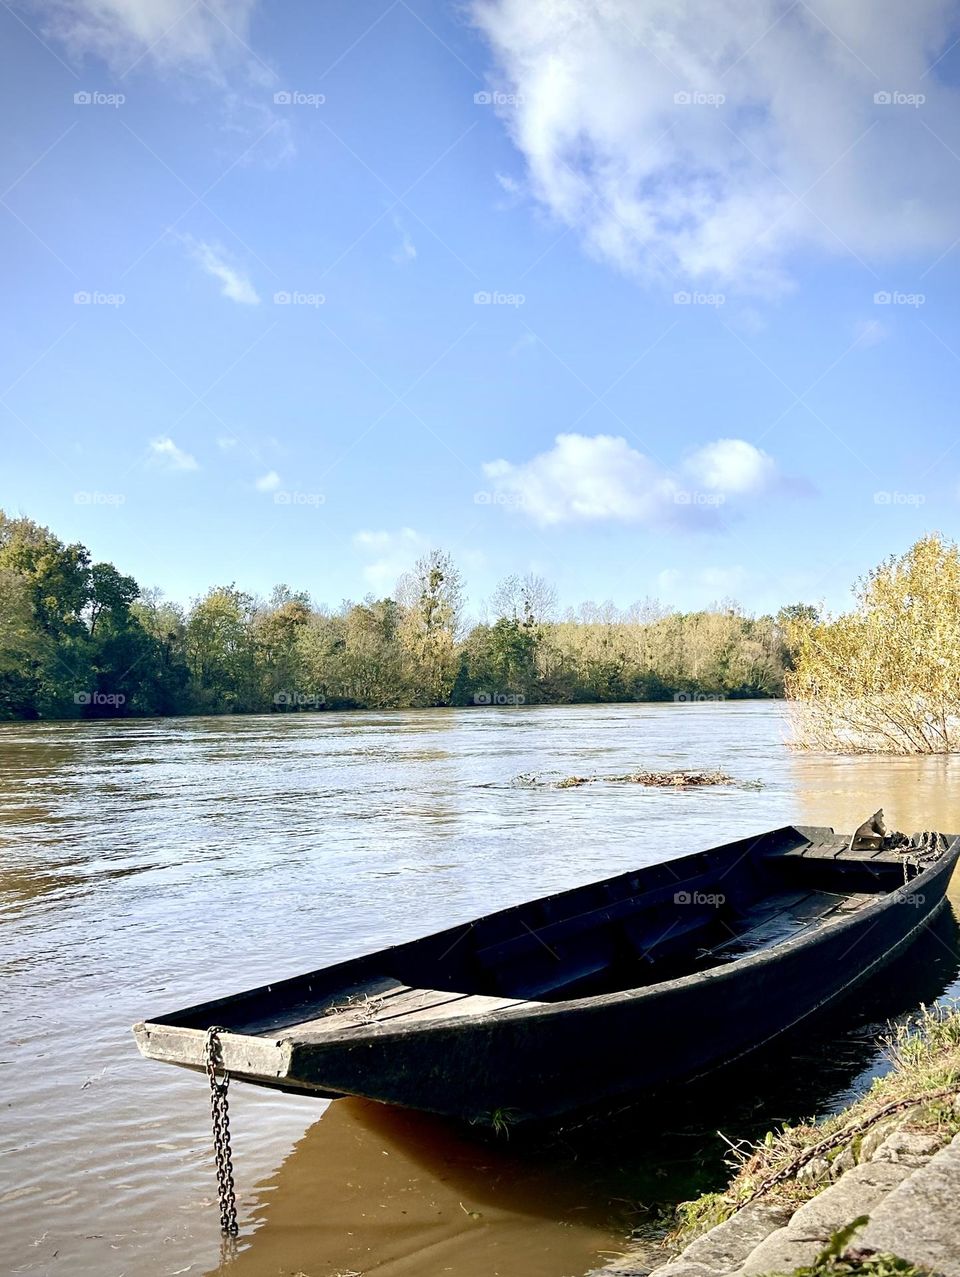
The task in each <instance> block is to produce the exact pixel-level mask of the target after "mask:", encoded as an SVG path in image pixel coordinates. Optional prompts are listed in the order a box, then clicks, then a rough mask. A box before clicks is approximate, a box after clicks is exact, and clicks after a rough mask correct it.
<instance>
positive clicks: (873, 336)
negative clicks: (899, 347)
mask: <svg viewBox="0 0 960 1277" xmlns="http://www.w3.org/2000/svg"><path fill="white" fill-rule="evenodd" d="M889 336H890V329H889V328H888V327H887V325H886V324H882V323H881V322H880V320H879V319H859V320H857V322H856V323H855V324H854V326H853V340H854V341H855V342H856V344H857V345H858V346H861V347H862V346H879V345H880V343H881V342H882V341H886V340H887V338H888V337H889Z"/></svg>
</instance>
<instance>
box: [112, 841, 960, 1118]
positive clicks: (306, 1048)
mask: <svg viewBox="0 0 960 1277" xmlns="http://www.w3.org/2000/svg"><path fill="white" fill-rule="evenodd" d="M891 841H892V840H891V839H886V840H885V845H883V846H880V847H868V848H865V849H864V848H851V846H850V844H851V838H850V836H849V835H848V836H838V835H836V834H834V832H833V830H832V829H828V828H820V827H799V826H797V827H794V826H787V827H785V828H782V829H776V830H772V831H770V832H768V833H764V834H760V835H758V836H756V837H753V838H746V839H742V840H740V841H738V842H733V843H729V844H727V845H725V846H721V847H717V848H714V849H713V850H710V851H704V852H700V853H696V854H694V855H689V856H684V857H683V858H681V859H679V860H672V861H667V862H665V863H661V864H655V865H651V866H649V867H646V868H643V869H639V870H636V871H635V872H632V873H625V874H620V875H619V876H617V877H614V878H609V879H606V880H605V881H602V882H596V883H592V884H590V885H587V886H583V887H576V888H574V889H573V890H571V891H563V892H559V893H556V894H554V895H549V896H544V897H543V898H542V899H540V900H533V901H530V902H529V903H526V904H521V905H517V906H516V907H514V908H511V909H504V910H501V911H500V912H498V913H493V914H489V915H488V916H486V917H483V918H479V919H476V920H475V921H472V922H468V923H466V924H463V925H461V926H457V927H451V928H450V929H448V930H445V931H441V932H437V933H436V934H434V935H430V936H426V937H424V938H423V939H421V940H415V941H412V942H410V943H407V944H401V945H396V946H395V947H393V948H389V949H383V950H381V951H379V952H377V953H371V954H367V955H366V956H364V957H360V958H355V959H352V960H350V961H347V962H341V963H338V964H337V965H335V966H331V967H326V968H322V969H320V970H317V971H313V972H310V973H308V974H306V975H302V976H298V977H296V978H294V979H289V980H284V981H282V982H281V983H278V984H271V985H266V986H265V987H263V988H258V989H253V990H250V991H248V992H246V993H239V994H236V995H234V996H232V997H227V998H222V999H219V1000H217V1001H214V1002H207V1003H204V1004H203V1005H201V1006H195V1007H190V1008H188V1009H186V1010H183V1011H177V1012H174V1013H173V1014H172V1015H164V1016H159V1017H158V1018H157V1019H154V1020H150V1021H147V1022H146V1023H142V1024H138V1025H136V1026H135V1027H134V1033H135V1036H136V1040H137V1044H138V1046H139V1048H140V1050H141V1052H142V1053H143V1055H145V1056H147V1057H148V1058H150V1059H155V1060H164V1061H167V1062H169V1063H173V1064H178V1065H181V1066H184V1067H186V1068H192V1069H201V1068H202V1067H203V1053H204V1043H205V1032H206V1030H207V1029H208V1028H209V1027H210V1026H212V1025H219V1026H222V1028H223V1032H222V1033H221V1035H220V1043H221V1047H222V1060H223V1065H224V1067H225V1068H226V1069H227V1070H228V1071H229V1072H230V1074H231V1075H232V1077H233V1078H234V1079H236V1080H238V1081H245V1082H251V1083H253V1084H255V1085H258V1086H266V1087H272V1088H275V1089H278V1090H281V1091H289V1092H296V1093H300V1094H309V1095H315V1096H321V1097H327V1098H338V1097H341V1096H345V1095H359V1096H365V1097H368V1098H370V1099H375V1100H381V1101H384V1102H386V1103H390V1104H399V1105H404V1106H407V1107H410V1108H415V1109H424V1110H427V1111H430V1112H435V1113H443V1114H450V1115H455V1116H457V1117H465V1118H468V1119H471V1120H484V1119H486V1120H492V1121H498V1120H507V1121H509V1120H522V1119H528V1118H532V1117H538V1116H550V1115H556V1114H559V1113H562V1112H564V1111H566V1110H570V1109H574V1108H578V1107H582V1106H587V1105H591V1104H594V1103H597V1102H599V1101H603V1100H606V1099H609V1098H611V1097H614V1096H619V1095H624V1094H627V1093H637V1092H638V1091H640V1090H656V1089H658V1088H661V1087H663V1086H665V1085H666V1084H668V1083H671V1082H676V1081H682V1080H685V1079H692V1078H694V1077H698V1076H701V1075H703V1074H705V1073H708V1072H710V1071H711V1070H713V1069H715V1068H717V1067H719V1066H720V1065H723V1064H726V1063H729V1062H730V1061H732V1060H735V1059H737V1058H739V1057H741V1056H743V1055H746V1054H747V1053H749V1052H751V1051H753V1050H755V1049H756V1048H757V1047H759V1046H761V1045H762V1044H764V1043H767V1042H770V1041H771V1040H772V1039H774V1038H776V1037H777V1036H778V1035H780V1034H782V1033H784V1032H785V1031H786V1030H788V1029H790V1028H792V1027H793V1026H795V1025H797V1024H799V1023H800V1022H802V1021H804V1020H805V1019H807V1017H810V1016H812V1015H814V1013H816V1012H818V1011H820V1010H822V1009H823V1008H825V1007H827V1006H829V1005H830V1004H832V1003H834V1002H836V1001H837V1000H838V999H839V998H841V997H842V996H843V995H844V994H846V993H848V992H849V991H850V990H851V989H853V988H854V987H855V986H857V985H858V984H859V983H861V981H863V980H865V979H866V978H867V977H869V976H870V975H872V974H874V973H875V972H876V971H877V970H879V968H880V967H881V966H882V965H883V964H884V963H886V962H888V961H889V960H890V959H891V958H893V957H894V956H895V955H896V954H898V953H899V952H901V951H902V950H904V949H905V948H906V947H907V946H908V945H909V944H910V943H911V941H912V940H914V939H915V938H916V937H917V936H918V934H919V933H920V932H921V930H922V929H923V928H924V926H925V925H926V924H927V923H928V922H929V921H930V920H931V918H932V917H933V916H934V915H935V914H936V913H937V912H938V910H939V909H940V908H941V907H942V905H943V904H944V899H945V897H944V893H945V890H946V887H947V883H948V881H949V879H950V875H951V874H952V872H953V870H954V867H955V865H956V863H957V859H958V857H960V836H957V835H951V836H949V837H946V838H945V837H944V836H943V835H934V836H930V835H924V836H916V835H915V836H914V838H913V839H912V840H911V843H910V845H909V846H901V847H899V848H897V847H893V846H891V845H889V844H890V843H891Z"/></svg>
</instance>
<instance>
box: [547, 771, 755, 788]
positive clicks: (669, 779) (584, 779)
mask: <svg viewBox="0 0 960 1277" xmlns="http://www.w3.org/2000/svg"><path fill="white" fill-rule="evenodd" d="M599 782H605V783H606V784H613V785H652V786H655V787H657V788H659V789H689V788H692V787H693V786H700V787H704V786H711V785H737V786H738V787H740V788H741V789H744V788H745V789H760V788H762V782H761V781H759V780H747V781H738V780H736V779H735V778H734V777H733V776H729V775H728V774H727V773H726V772H722V771H697V770H693V769H683V770H680V771H668V772H650V771H639V772H629V773H628V774H627V775H626V776H566V777H564V779H563V780H558V781H556V783H555V788H556V789H576V788H577V787H578V786H580V785H594V784H597V783H599Z"/></svg>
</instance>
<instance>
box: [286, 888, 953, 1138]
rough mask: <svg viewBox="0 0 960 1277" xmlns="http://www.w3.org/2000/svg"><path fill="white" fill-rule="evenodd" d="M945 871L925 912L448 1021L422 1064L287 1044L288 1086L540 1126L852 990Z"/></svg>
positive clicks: (414, 1055)
mask: <svg viewBox="0 0 960 1277" xmlns="http://www.w3.org/2000/svg"><path fill="white" fill-rule="evenodd" d="M951 872H952V865H951V866H949V867H948V866H944V867H943V868H942V869H941V871H940V873H939V874H938V875H936V876H935V877H934V878H933V879H931V881H930V882H929V883H927V884H924V886H925V887H926V888H927V891H928V892H929V893H930V895H931V903H930V905H929V906H927V904H926V902H924V904H923V905H922V906H920V907H917V906H916V905H912V904H903V905H900V906H897V907H896V908H894V909H892V910H891V909H889V908H888V909H881V910H878V911H877V912H876V913H872V912H871V913H868V914H866V916H863V917H858V918H855V919H851V920H850V925H849V926H848V927H845V928H843V929H842V930H841V929H838V930H837V932H835V933H833V934H830V933H827V934H824V935H821V936H818V937H816V938H815V939H814V940H812V941H810V942H808V943H805V944H803V945H798V946H797V947H796V948H794V949H793V951H792V952H789V953H784V952H782V951H774V952H771V953H770V954H760V955H758V956H757V957H756V958H752V959H746V960H745V961H744V962H743V963H734V964H731V965H730V966H727V967H720V968H717V969H716V970H715V971H711V972H708V973H706V974H705V976H704V977H703V978H702V979H701V980H698V981H697V982H695V983H687V982H684V981H677V982H676V984H675V985H673V986H671V985H666V986H662V987H659V988H656V989H653V990H643V991H642V993H641V994H638V995H637V996H630V995H629V994H610V995H607V996H606V997H600V998H592V999H583V1000H582V1001H581V1002H579V1003H574V1004H568V1003H554V1004H550V1005H548V1006H547V1007H546V1008H545V1009H544V1010H543V1011H541V1012H539V1013H536V1014H531V1015H529V1016H524V1017H523V1018H517V1019H515V1020H510V1021H507V1020H500V1021H496V1020H488V1021H487V1022H485V1023H480V1022H478V1023H476V1024H472V1025H470V1026H469V1027H465V1026H456V1025H451V1026H450V1027H449V1028H447V1029H445V1030H437V1031H436V1032H435V1034H434V1035H431V1037H432V1040H431V1042H430V1048H429V1055H425V1053H424V1051H423V1045H424V1044H423V1043H422V1042H420V1043H418V1042H417V1041H416V1040H415V1039H414V1038H413V1037H411V1036H410V1035H406V1036H404V1035H397V1036H395V1037H394V1036H390V1037H383V1038H380V1039H375V1040H372V1041H371V1040H368V1041H364V1042H358V1043H356V1045H355V1046H354V1047H353V1048H352V1049H351V1050H350V1051H349V1052H347V1053H346V1054H344V1053H343V1052H342V1050H341V1049H339V1048H334V1047H332V1046H331V1047H323V1046H312V1045H311V1046H301V1047H296V1048H295V1049H294V1068H295V1071H296V1073H297V1075H298V1077H300V1078H302V1079H304V1080H310V1079H315V1081H316V1084H317V1085H318V1086H322V1087H324V1088H326V1089H330V1088H332V1089H334V1090H338V1089H339V1090H340V1091H341V1093H350V1092H351V1087H353V1086H355V1085H356V1081H357V1078H358V1077H361V1076H365V1077H367V1078H372V1077H376V1078H377V1094H376V1095H371V1096H370V1098H373V1099H378V1100H383V1101H385V1102H387V1103H393V1104H403V1105H406V1106H408V1107H413V1108H419V1109H424V1110H427V1111H429V1112H436V1113H447V1114H453V1115H469V1116H473V1117H489V1116H491V1115H493V1114H496V1113H498V1112H504V1113H511V1114H513V1115H514V1116H515V1117H516V1118H517V1119H520V1118H522V1117H530V1116H538V1117H544V1116H550V1115H553V1114H557V1113H561V1112H564V1111H567V1110H569V1109H570V1108H571V1107H579V1106H588V1105H590V1104H594V1103H597V1102H599V1101H602V1100H606V1099H610V1098H612V1097H614V1096H617V1095H622V1094H624V1093H633V1092H641V1091H645V1090H658V1089H660V1088H662V1087H664V1086H665V1085H668V1084H670V1083H673V1082H676V1081H683V1080H689V1079H692V1078H694V1077H697V1076H699V1075H702V1074H704V1073H708V1072H710V1071H711V1070H713V1069H716V1068H718V1067H720V1066H722V1065H724V1064H728V1063H730V1062H732V1061H733V1060H735V1059H737V1058H739V1057H742V1056H744V1055H746V1054H748V1053H749V1052H751V1051H754V1050H756V1049H757V1048H759V1047H760V1046H762V1045H764V1044H765V1043H768V1042H770V1041H772V1040H773V1039H775V1038H776V1037H778V1036H779V1035H781V1034H783V1033H785V1032H787V1031H788V1030H789V1029H791V1028H794V1027H795V1026H796V1025H798V1024H800V1023H801V1022H802V1021H804V1020H806V1019H808V1018H809V1017H811V1016H813V1015H814V1014H816V1013H817V1012H818V1011H820V1010H823V1009H825V1008H827V1007H829V1006H831V1005H832V1004H834V1003H836V1002H837V1001H838V1000H839V999H841V998H843V997H844V996H846V995H847V994H848V993H850V992H851V991H852V990H854V989H855V988H857V987H858V986H859V985H860V984H862V983H863V982H864V981H865V980H867V979H869V977H870V976H871V975H873V974H875V973H876V972H877V971H878V970H880V969H881V968H882V967H883V966H884V965H885V964H886V963H888V962H890V961H891V960H892V959H893V958H894V957H896V955H897V954H898V953H901V952H902V951H903V950H904V949H906V948H907V947H908V946H909V945H910V944H911V943H912V942H913V940H914V939H916V937H917V936H918V935H919V934H920V932H921V931H922V930H923V929H924V927H925V926H926V925H927V923H928V922H929V921H930V920H931V919H932V918H933V917H934V915H935V914H936V913H937V912H938V910H939V909H941V908H942V907H943V904H944V898H943V891H944V890H945V888H946V883H947V880H948V879H949V876H950V873H951ZM937 893H939V894H937ZM878 915H879V916H878ZM854 955H856V957H855V961H853V962H851V958H852V957H853V956H854ZM363 1093H364V1094H367V1095H369V1094H370V1092H369V1091H368V1090H366V1089H365V1090H364V1092H363Z"/></svg>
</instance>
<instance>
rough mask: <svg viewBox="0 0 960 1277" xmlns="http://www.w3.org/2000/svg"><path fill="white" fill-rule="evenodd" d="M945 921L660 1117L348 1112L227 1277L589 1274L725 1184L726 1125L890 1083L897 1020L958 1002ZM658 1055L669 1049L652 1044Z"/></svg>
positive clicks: (334, 1108)
mask: <svg viewBox="0 0 960 1277" xmlns="http://www.w3.org/2000/svg"><path fill="white" fill-rule="evenodd" d="M958 971H960V927H958V925H957V920H956V917H955V914H954V912H953V910H952V909H951V908H947V909H945V910H944V911H943V912H942V913H941V914H940V915H939V917H938V918H937V919H936V920H935V921H934V922H933V923H932V924H931V925H930V927H929V928H928V929H927V930H926V932H925V933H924V935H923V936H922V937H921V939H920V940H918V941H917V943H916V944H915V945H914V946H913V947H912V948H911V949H910V950H909V952H908V953H907V954H906V955H905V956H904V957H903V958H901V959H900V960H898V961H897V962H895V963H893V964H892V965H891V966H889V967H888V968H887V969H886V970H885V971H884V972H883V973H882V974H881V975H880V976H878V977H876V978H875V979H874V980H873V981H871V982H870V983H868V984H866V985H864V986H863V987H862V988H861V989H860V990H859V991H858V992H857V993H856V994H855V995H853V997H851V998H850V999H849V1000H848V1001H847V1002H846V1003H845V1004H844V1005H843V1006H842V1007H840V1008H838V1009H837V1010H836V1011H834V1012H833V1013H831V1014H830V1015H828V1016H826V1017H824V1018H821V1019H820V1020H818V1021H817V1023H816V1026H815V1030H814V1029H813V1028H807V1029H805V1030H803V1031H802V1033H799V1034H798V1035H796V1036H794V1037H793V1038H792V1040H789V1041H788V1040H784V1041H782V1042H781V1043H780V1044H779V1045H778V1046H777V1047H776V1048H770V1049H768V1050H767V1051H765V1052H764V1053H762V1054H758V1055H757V1056H756V1057H755V1058H754V1059H753V1061H752V1062H751V1063H750V1064H749V1065H741V1066H737V1067H732V1068H730V1069H728V1070H726V1071H725V1072H724V1073H722V1074H715V1075H714V1076H713V1077H712V1078H711V1079H709V1080H706V1081H704V1082H701V1083H697V1084H692V1085H687V1086H685V1087H682V1088H678V1089H677V1090H676V1092H675V1093H674V1094H672V1095H670V1096H669V1097H667V1098H664V1099H663V1100H660V1101H658V1102H657V1103H656V1104H654V1105H651V1104H650V1103H649V1101H648V1100H645V1099H644V1097H639V1098H638V1099H637V1100H636V1101H635V1102H634V1103H633V1104H632V1105H630V1106H629V1107H625V1108H624V1107H621V1108H620V1109H619V1110H618V1111H617V1112H615V1113H607V1114H606V1115H594V1116H593V1117H591V1118H589V1119H584V1118H583V1117H581V1118H579V1119H577V1120H570V1119H567V1120H566V1121H565V1122H564V1123H563V1124H560V1125H553V1126H546V1127H541V1128H540V1129H527V1128H520V1129H518V1130H513V1131H511V1132H510V1134H509V1138H503V1137H501V1138H493V1137H486V1136H484V1135H482V1134H481V1132H480V1131H479V1130H478V1129H476V1128H464V1127H462V1126H458V1125H457V1124H455V1123H453V1122H450V1121H446V1120H444V1119H441V1118H435V1117H431V1116H429V1115H425V1114H422V1113H414V1112H411V1111H407V1110H404V1109H398V1108H391V1107H388V1106H385V1105H380V1104H375V1103H371V1102H367V1101H361V1100H339V1101H337V1102H336V1103H334V1104H332V1105H331V1106H330V1107H329V1108H328V1109H327V1110H326V1111H325V1112H324V1114H323V1116H322V1118H321V1119H320V1120H319V1121H318V1122H316V1123H314V1125H313V1126H311V1127H310V1129H309V1130H308V1131H307V1132H306V1134H305V1135H304V1136H303V1138H302V1139H301V1140H300V1141H299V1142H298V1143H297V1144H296V1146H295V1147H294V1149H293V1150H292V1152H291V1153H290V1155H289V1157H287V1159H286V1160H285V1161H284V1163H283V1164H282V1165H281V1166H280V1168H279V1169H278V1170H277V1172H276V1173H275V1174H274V1175H272V1176H271V1177H270V1178H269V1179H268V1180H266V1181H264V1182H262V1183H261V1184H260V1185H258V1186H257V1189H256V1191H255V1200H254V1203H253V1205H252V1206H251V1207H250V1208H249V1209H248V1211H247V1214H248V1218H250V1219H252V1221H253V1223H254V1226H255V1232H254V1233H253V1235H252V1237H251V1238H250V1239H249V1240H248V1241H247V1242H246V1244H245V1245H244V1248H243V1249H242V1250H241V1252H240V1254H239V1255H238V1257H237V1258H236V1260H235V1261H234V1262H233V1263H232V1264H231V1265H230V1273H231V1277H266V1275H267V1274H270V1275H271V1277H272V1275H273V1274H277V1273H286V1274H295V1273H304V1274H309V1277H332V1275H333V1274H337V1273H340V1274H346V1273H370V1272H373V1271H376V1272H377V1273H378V1274H383V1277H408V1275H409V1277H414V1274H416V1277H433V1275H434V1274H436V1275H437V1277H439V1275H440V1274H445V1273H456V1274H457V1277H492V1275H493V1274H497V1273H502V1274H504V1275H507V1274H516V1273H520V1272H522V1273H524V1275H525V1277H555V1275H556V1274H557V1273H558V1272H569V1273H581V1272H585V1271H587V1270H588V1269H589V1268H590V1267H591V1266H593V1265H595V1264H596V1263H597V1262H598V1261H599V1258H600V1257H601V1256H602V1255H610V1254H615V1253H618V1252H620V1251H622V1250H623V1249H624V1246H625V1241H624V1238H625V1237H626V1235H627V1233H628V1231H629V1229H630V1227H631V1226H633V1225H635V1224H637V1223H638V1222H641V1223H642V1222H643V1221H644V1220H645V1219H652V1218H653V1216H654V1215H655V1213H656V1211H657V1208H658V1207H662V1206H670V1205H672V1204H673V1203H676V1202H677V1201H680V1200H683V1199H684V1198H687V1197H690V1196H693V1195H696V1194H697V1193H700V1192H702V1191H705V1190H708V1189H714V1188H718V1187H720V1186H722V1184H723V1183H724V1182H725V1180H726V1177H727V1171H726V1169H725V1167H724V1164H723V1157H724V1152H725V1145H724V1143H723V1141H722V1140H721V1139H720V1138H719V1137H718V1135H717V1132H718V1131H722V1132H723V1133H724V1135H725V1136H727V1137H728V1138H730V1139H733V1140H737V1139H756V1138H759V1137H761V1136H762V1135H763V1133H764V1132H765V1131H766V1130H768V1129H770V1128H771V1127H773V1126H776V1125H779V1124H781V1123H783V1122H786V1121H793V1122H795V1121H798V1120H800V1119H801V1118H804V1117H809V1116H811V1115H818V1114H823V1113H825V1112H827V1111H830V1110H835V1109H836V1108H838V1107H841V1106H842V1105H843V1104H844V1103H846V1102H848V1100H849V1099H850V1098H851V1097H852V1096H853V1095H855V1094H856V1093H858V1092H859V1091H861V1090H862V1089H863V1088H864V1087H865V1086H866V1085H867V1084H868V1082H869V1079H870V1077H871V1076H872V1075H874V1074H876V1073H879V1072H880V1071H882V1069H883V1067H884V1058H883V1054H882V1051H880V1050H878V1048H877V1045H876V1040H877V1037H878V1035H879V1034H881V1033H882V1032H883V1030H884V1027H885V1025H886V1024H887V1022H888V1021H889V1020H890V1019H892V1018H897V1017H901V1016H904V1015H907V1014H909V1013H911V1012H912V1011H913V1010H914V1009H915V1008H916V1007H917V1006H918V1004H919V1003H921V1002H932V1001H934V1000H935V999H936V998H938V997H940V996H941V995H942V994H944V993H945V992H948V993H950V992H953V993H956V992H958V991H960V985H958ZM651 1049H655V1044H652V1045H651Z"/></svg>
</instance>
